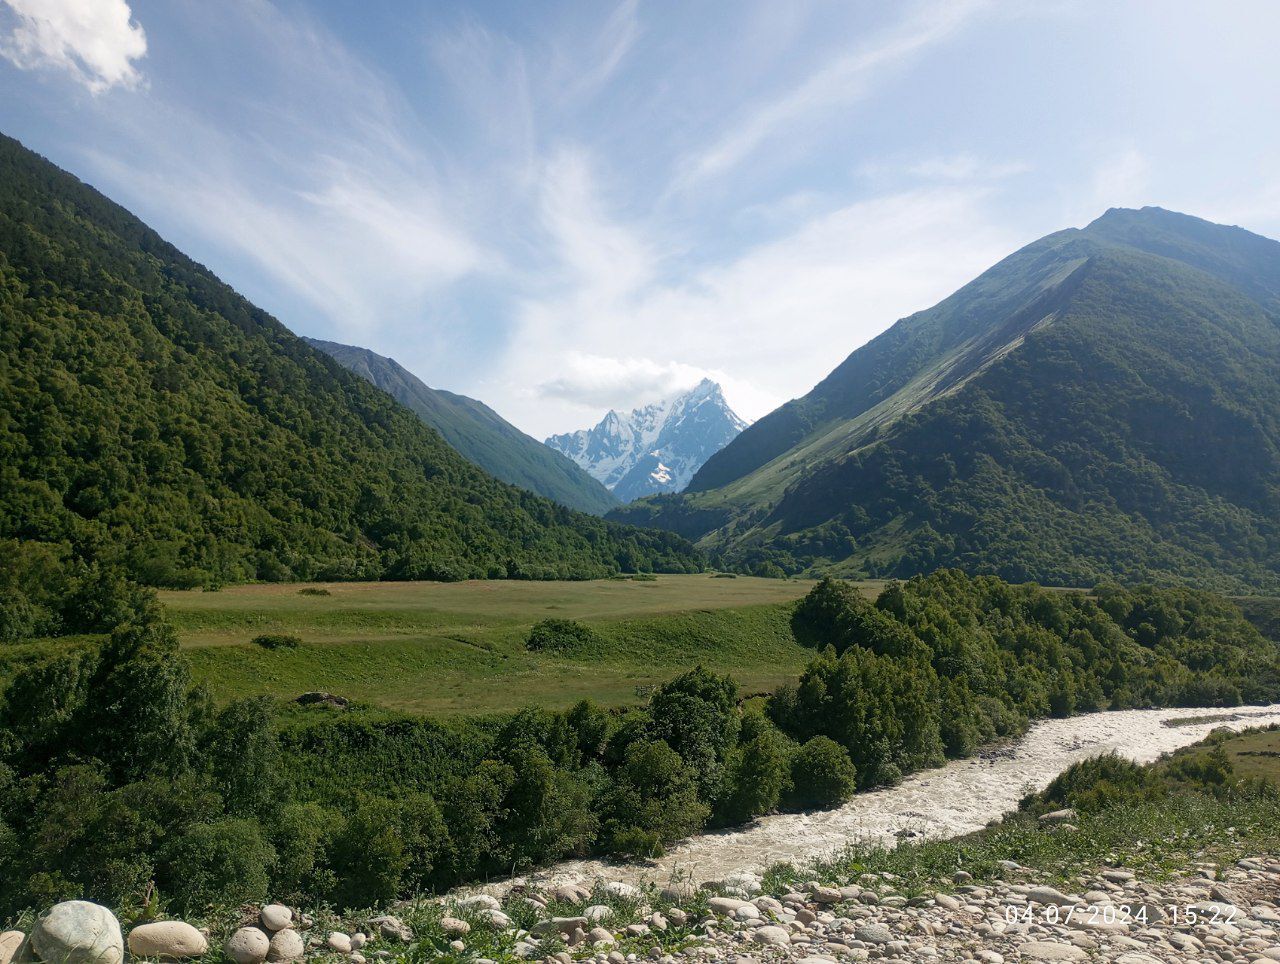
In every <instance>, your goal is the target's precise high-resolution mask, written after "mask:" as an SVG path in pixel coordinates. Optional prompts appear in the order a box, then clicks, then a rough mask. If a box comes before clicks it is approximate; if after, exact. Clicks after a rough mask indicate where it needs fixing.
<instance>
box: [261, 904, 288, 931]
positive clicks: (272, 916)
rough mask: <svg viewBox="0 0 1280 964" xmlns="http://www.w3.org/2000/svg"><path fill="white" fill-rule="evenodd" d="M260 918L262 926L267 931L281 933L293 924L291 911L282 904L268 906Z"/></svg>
mask: <svg viewBox="0 0 1280 964" xmlns="http://www.w3.org/2000/svg"><path fill="white" fill-rule="evenodd" d="M260 916H261V917H262V926H263V927H265V928H266V929H267V930H269V931H282V930H284V929H285V928H286V927H289V926H291V925H292V924H293V911H291V910H290V909H289V908H288V907H285V906H284V904H268V905H267V906H266V907H264V908H262V914H261V915H260Z"/></svg>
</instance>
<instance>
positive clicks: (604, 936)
mask: <svg viewBox="0 0 1280 964" xmlns="http://www.w3.org/2000/svg"><path fill="white" fill-rule="evenodd" d="M587 940H589V941H590V942H591V943H592V944H603V945H604V946H606V947H611V946H612V945H614V944H616V943H617V941H616V940H614V938H613V934H612V933H611V932H610V931H608V930H606V929H605V928H603V927H593V928H591V930H590V931H588V932H587Z"/></svg>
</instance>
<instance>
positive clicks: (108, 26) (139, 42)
mask: <svg viewBox="0 0 1280 964" xmlns="http://www.w3.org/2000/svg"><path fill="white" fill-rule="evenodd" d="M6 9H7V10H8V14H7V15H6V14H5V13H4V11H5V10H6ZM6 20H8V21H9V23H8V24H7V25H6V24H5V21H6ZM0 29H7V35H6V36H4V37H3V39H0V54H3V55H4V57H5V58H6V59H7V60H9V61H10V62H11V63H13V64H14V65H15V66H17V67H20V68H22V69H24V70H35V69H39V68H52V69H56V70H62V71H65V72H67V73H69V74H70V75H71V76H72V77H74V78H75V79H76V80H77V81H79V82H80V83H82V84H84V86H86V87H87V88H89V90H90V91H92V92H93V93H95V94H100V93H102V92H103V91H105V90H108V89H109V88H111V87H116V86H119V87H126V88H132V87H137V86H139V85H140V84H141V83H142V81H143V78H142V74H141V72H140V71H139V70H138V67H137V64H136V63H135V61H138V60H141V59H142V58H143V57H144V56H146V53H147V35H146V32H145V31H144V30H143V29H142V26H141V25H140V24H138V23H136V22H135V21H134V19H133V11H132V10H131V9H130V7H129V4H128V3H127V2H126V0H0Z"/></svg>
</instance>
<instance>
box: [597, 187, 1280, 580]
mask: <svg viewBox="0 0 1280 964" xmlns="http://www.w3.org/2000/svg"><path fill="white" fill-rule="evenodd" d="M1278 293H1280V243H1277V242H1275V241H1271V240H1270V239H1266V238H1262V237H1260V236H1258V235H1252V234H1250V233H1249V232H1246V231H1244V230H1243V229H1240V228H1232V227H1226V226H1222V225H1213V224H1211V223H1209V222H1205V221H1201V220H1200V219H1197V218H1193V217H1190V216H1188V215H1180V214H1175V213H1174V212H1168V211H1164V210H1163V209H1154V208H1148V209H1142V210H1141V211H1129V210H1126V209H1113V210H1112V211H1108V212H1107V213H1106V214H1104V215H1103V216H1102V217H1100V218H1098V219H1096V220H1095V221H1094V222H1092V223H1091V224H1090V225H1088V226H1086V227H1085V228H1083V229H1068V230H1066V231H1061V232H1056V233H1054V234H1051V235H1048V236H1046V237H1045V238H1041V239H1040V240H1038V241H1034V242H1032V243H1031V244H1029V245H1027V246H1025V247H1024V248H1022V249H1020V250H1019V251H1017V252H1014V253H1013V254H1012V255H1010V256H1009V257H1007V258H1005V259H1002V260H1001V261H1000V262H999V263H997V264H996V265H994V266H993V267H992V268H990V269H988V270H987V271H986V272H983V273H982V274H981V275H979V276H978V277H977V278H975V279H974V281H972V282H970V283H969V284H967V285H965V286H963V287H962V288H961V289H959V290H958V291H957V292H956V293H955V294H953V295H951V296H949V297H948V298H946V299H943V301H942V302H939V304H938V305H936V306H934V307H933V308H931V309H927V310H926V311H923V312H917V313H916V314H914V315H911V316H908V317H907V318H905V319H903V320H901V321H900V322H898V323H897V324H896V325H894V326H893V327H891V328H890V329H889V330H888V331H886V332H885V333H883V334H882V335H880V336H878V337H877V338H875V339H873V340H872V341H871V342H869V343H868V344H867V345H865V346H863V347H862V348H860V349H858V350H857V351H855V352H853V353H852V354H851V355H850V356H849V357H848V358H846V359H845V361H844V362H842V363H841V364H840V365H839V366H837V367H836V369H834V370H833V371H832V373H831V374H830V375H828V376H827V378H826V379H824V380H823V381H822V382H820V383H819V384H818V385H817V386H815V388H814V389H813V390H812V391H811V392H810V393H808V394H807V395H805V396H803V397H802V398H800V399H796V400H793V401H792V402H789V403H787V404H786V405H784V406H782V408H780V409H778V410H776V411H775V412H773V413H770V415H767V416H765V418H762V419H761V420H760V421H759V422H757V423H756V424H755V425H753V426H752V427H751V428H749V429H747V430H746V431H745V432H743V433H742V435H740V436H739V437H738V438H737V439H735V440H734V441H733V442H732V443H730V444H729V445H728V446H726V447H725V449H723V450H722V451H721V452H720V453H719V454H718V455H717V456H716V457H714V458H712V459H710V460H708V462H707V464H706V465H705V466H704V467H703V469H702V470H701V471H700V472H699V473H698V475H697V476H696V477H695V478H694V480H693V481H692V483H691V484H690V487H689V490H688V491H687V492H686V493H685V494H684V495H683V496H681V497H677V498H675V499H670V498H669V499H665V500H663V499H659V500H650V501H649V503H648V504H646V503H637V504H634V505H632V506H629V507H627V508H626V509H624V510H619V511H616V512H615V513H613V515H612V517H613V518H625V519H629V520H631V521H644V522H645V523H646V524H656V525H664V526H666V527H668V528H670V529H672V530H673V531H679V532H681V533H682V534H684V535H686V536H688V537H691V538H697V539H699V540H700V543H701V544H702V545H703V547H704V548H707V549H709V550H712V551H715V552H718V553H721V554H722V555H724V557H725V559H726V560H736V561H737V562H738V564H741V565H747V566H750V565H758V566H773V567H779V568H781V569H782V570H783V571H803V570H805V569H807V568H810V567H813V566H818V567H821V568H827V567H835V569H836V570H837V571H845V572H849V573H851V574H861V575H872V574H874V575H899V576H900V575H908V574H910V573H912V572H917V571H922V570H923V569H925V568H928V567H929V566H933V565H957V566H961V567H966V568H969V569H974V570H981V571H992V572H997V573H999V574H1001V575H1003V576H1004V577H1006V578H1010V579H1015V580H1020V579H1023V578H1034V579H1037V580H1040V581H1045V582H1067V583H1071V584H1081V583H1088V582H1090V581H1096V580H1097V579H1098V578H1105V577H1108V576H1124V577H1125V578H1132V579H1153V580H1157V581H1165V582H1168V581H1203V582H1205V583H1206V584H1213V585H1217V586H1219V587H1220V588H1228V587H1231V588H1235V589H1244V588H1245V587H1256V586H1260V585H1266V586H1272V585H1275V584H1276V581H1277V579H1276V572H1277V569H1280V565H1278V561H1280V533H1277V531H1276V527H1275V525H1274V524H1273V523H1272V522H1271V521H1270V520H1271V518H1273V517H1274V515H1275V514H1276V512H1277V511H1280V492H1278V491H1277V486H1276V479H1277V478H1278V477H1280V393H1278V392H1277V391H1276V384H1277V382H1280V343H1278V342H1277V340H1276V338H1277V333H1280V297H1277V294H1278ZM1153 311H1154V312H1157V313H1159V314H1161V317H1160V318H1157V317H1154V316H1153V315H1152V312H1153ZM1064 357H1065V358H1070V359H1071V363H1070V365H1068V366H1065V367H1064V366H1063V364H1062V361H1063V358H1064ZM1027 365H1031V366H1032V367H1033V368H1034V367H1039V368H1040V370H1041V375H1040V378H1039V380H1038V379H1037V377H1036V376H1035V374H1034V372H1031V373H1028V372H1026V371H1024V370H1023V369H1025V367H1026V366H1027ZM1014 370H1017V371H1020V372H1021V375H1020V381H1019V382H1018V384H1017V387H1016V389H1015V388H1014V386H1013V383H1012V382H1011V380H1010V378H1009V372H1010V371H1014ZM1046 380H1048V381H1047V383H1046ZM1017 393H1021V395H1019V394H1017ZM1023 396H1028V397H1031V396H1033V397H1036V398H1037V399H1038V400H1039V406H1040V409H1041V411H1039V412H1037V411H1032V410H1029V409H1028V408H1027V407H1026V405H1025V404H1024V403H1023V401H1022V400H1021V398H1022V397H1023ZM1138 398H1142V399H1145V402H1144V403H1142V404H1138V403H1137V402H1136V401H1134V399H1138ZM1044 412H1050V413H1056V415H1057V416H1058V418H1060V419H1063V420H1064V422H1063V424H1053V423H1050V422H1047V421H1046V420H1045V419H1044V418H1043V413H1044ZM1187 413H1195V417H1194V418H1192V419H1191V421H1190V422H1189V423H1188V421H1187V419H1188V417H1189V416H1188V414H1187ZM1065 420H1075V421H1076V423H1077V424H1078V426H1079V427H1078V429H1077V432H1076V435H1073V434H1072V433H1071V432H1070V431H1067V430H1066V429H1067V423H1066V421H1065ZM1092 423H1097V424H1104V425H1106V426H1107V427H1108V429H1109V430H1110V434H1099V433H1097V432H1096V431H1094V424H1092ZM944 424H946V425H947V430H948V431H950V432H951V433H952V435H951V437H950V440H949V441H948V440H947V439H946V438H943V437H941V436H938V437H930V436H928V433H929V432H935V433H941V432H942V431H943V429H942V426H943V425H944ZM975 433H976V434H975ZM1077 436H1078V437H1077ZM1166 437H1176V438H1177V439H1178V440H1179V441H1178V445H1177V446H1173V445H1169V444H1165V443H1164V442H1163V441H1162V440H1163V439H1165V438H1166ZM1013 440H1017V445H1018V446H1020V448H1019V449H1018V451H1017V452H1015V451H1013V450H1011V449H1010V448H1009V445H1010V444H1012V443H1013ZM975 446H976V451H975V450H974V447H975ZM1216 449H1222V450H1224V451H1227V450H1229V451H1230V452H1231V453H1232V460H1233V461H1234V462H1235V464H1237V465H1238V466H1239V467H1240V468H1239V470H1238V471H1236V472H1235V474H1234V476H1233V475H1232V473H1230V472H1228V471H1227V470H1226V469H1223V468H1221V466H1222V463H1223V461H1224V460H1223V458H1222V457H1221V454H1220V453H1219V452H1217V451H1216ZM979 454H984V455H985V456H986V458H987V459H988V460H989V461H988V462H985V463H982V462H981V460H979V459H977V458H976V457H977V456H978V455H979ZM1019 460H1021V461H1019ZM935 463H936V464H935ZM1032 463H1035V464H1036V465H1035V467H1034V468H1033V467H1032ZM939 465H942V466H949V468H946V469H945V470H944V471H943V472H941V473H939V472H937V471H935V469H936V468H937V467H938V466H939ZM1209 466H1217V467H1218V468H1219V470H1218V471H1217V472H1216V474H1214V473H1212V472H1209V471H1208V468H1207V467H1209ZM1246 466H1247V467H1248V470H1247V471H1246V469H1245V467H1246ZM868 473H870V474H868ZM949 473H950V474H949ZM954 473H959V475H958V476H956V475H954ZM965 473H969V476H968V477H965ZM1248 478H1252V479H1253V482H1252V485H1251V486H1246V485H1245V484H1244V483H1245V481H1246V480H1247V479H1248ZM1125 479H1128V482H1127V483H1125V482H1124V481H1123V480H1125ZM1136 479H1141V480H1142V482H1141V484H1142V485H1143V486H1146V487H1150V491H1149V493H1148V494H1149V496H1150V498H1149V505H1143V504H1134V503H1133V500H1132V499H1130V498H1129V497H1128V495H1127V493H1126V491H1125V486H1126V484H1136ZM996 490H998V491H1000V492H1002V493H1003V496H1002V497H1001V498H996V497H995V495H994V491H996ZM979 494H981V500H980V501H979V502H975V501H974V499H975V498H976V497H977V496H978V495H979ZM921 498H923V499H924V500H925V501H923V502H921V501H920V499H921ZM1073 500H1077V501H1076V502H1075V503H1073ZM1081 500H1082V501H1081ZM1175 506H1180V507H1182V511H1180V512H1179V511H1177V510H1175V508H1174V507H1175ZM1019 514H1021V515H1022V516H1023V517H1024V518H1025V519H1027V520H1031V521H1028V522H1027V523H1026V525H1025V526H1023V528H1024V529H1025V530H1026V532H1024V533H1022V534H1019V533H1018V525H1017V523H1016V520H1015V518H1014V517H1015V516H1016V515H1019ZM1102 520H1108V521H1106V522H1105V523H1104V522H1103V521H1102ZM1033 523H1034V524H1033ZM1036 526H1042V527H1043V528H1042V529H1040V530H1036ZM1120 532H1123V533H1124V537H1123V538H1121V537H1119V536H1117V535H1116V533H1120ZM1037 540H1040V542H1042V543H1043V544H1042V545H1036V542H1037ZM997 546H999V549H998V551H997V548H996V547H997ZM1051 550H1052V551H1056V552H1058V553H1060V555H1061V559H1060V560H1058V561H1054V560H1051V559H1050V558H1048V553H1049V552H1050V551H1051Z"/></svg>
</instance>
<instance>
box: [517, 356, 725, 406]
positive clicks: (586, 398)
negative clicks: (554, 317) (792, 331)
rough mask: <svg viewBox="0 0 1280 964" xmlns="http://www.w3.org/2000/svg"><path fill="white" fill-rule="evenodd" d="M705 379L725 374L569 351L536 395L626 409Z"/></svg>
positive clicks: (681, 389)
mask: <svg viewBox="0 0 1280 964" xmlns="http://www.w3.org/2000/svg"><path fill="white" fill-rule="evenodd" d="M703 378H711V379H713V380H720V379H723V378H724V374H723V373H722V372H716V371H709V370H707V369H702V368H695V367H694V366H692V365H685V364H682V363H680V362H674V361H667V362H656V361H654V360H652V359H650V358H610V357H606V356H604V355H592V354H588V353H587V352H580V351H570V352H568V353H567V355H566V356H565V358H564V361H563V364H562V366H561V369H560V373H559V375H558V376H557V377H555V378H553V379H550V380H549V381H545V382H543V383H542V384H540V385H539V386H538V387H537V394H538V395H539V396H541V397H543V398H557V399H562V400H565V401H569V402H573V403H575V404H578V405H584V406H591V407H593V408H600V409H605V408H616V409H623V410H626V409H631V408H635V407H637V406H639V405H643V404H645V403H647V402H652V401H656V400H657V399H659V398H666V397H668V396H671V395H674V394H676V393H678V392H681V391H684V390H685V389H688V388H692V387H693V386H694V385H696V384H697V383H698V382H700V381H701V380H702V379H703Z"/></svg>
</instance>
